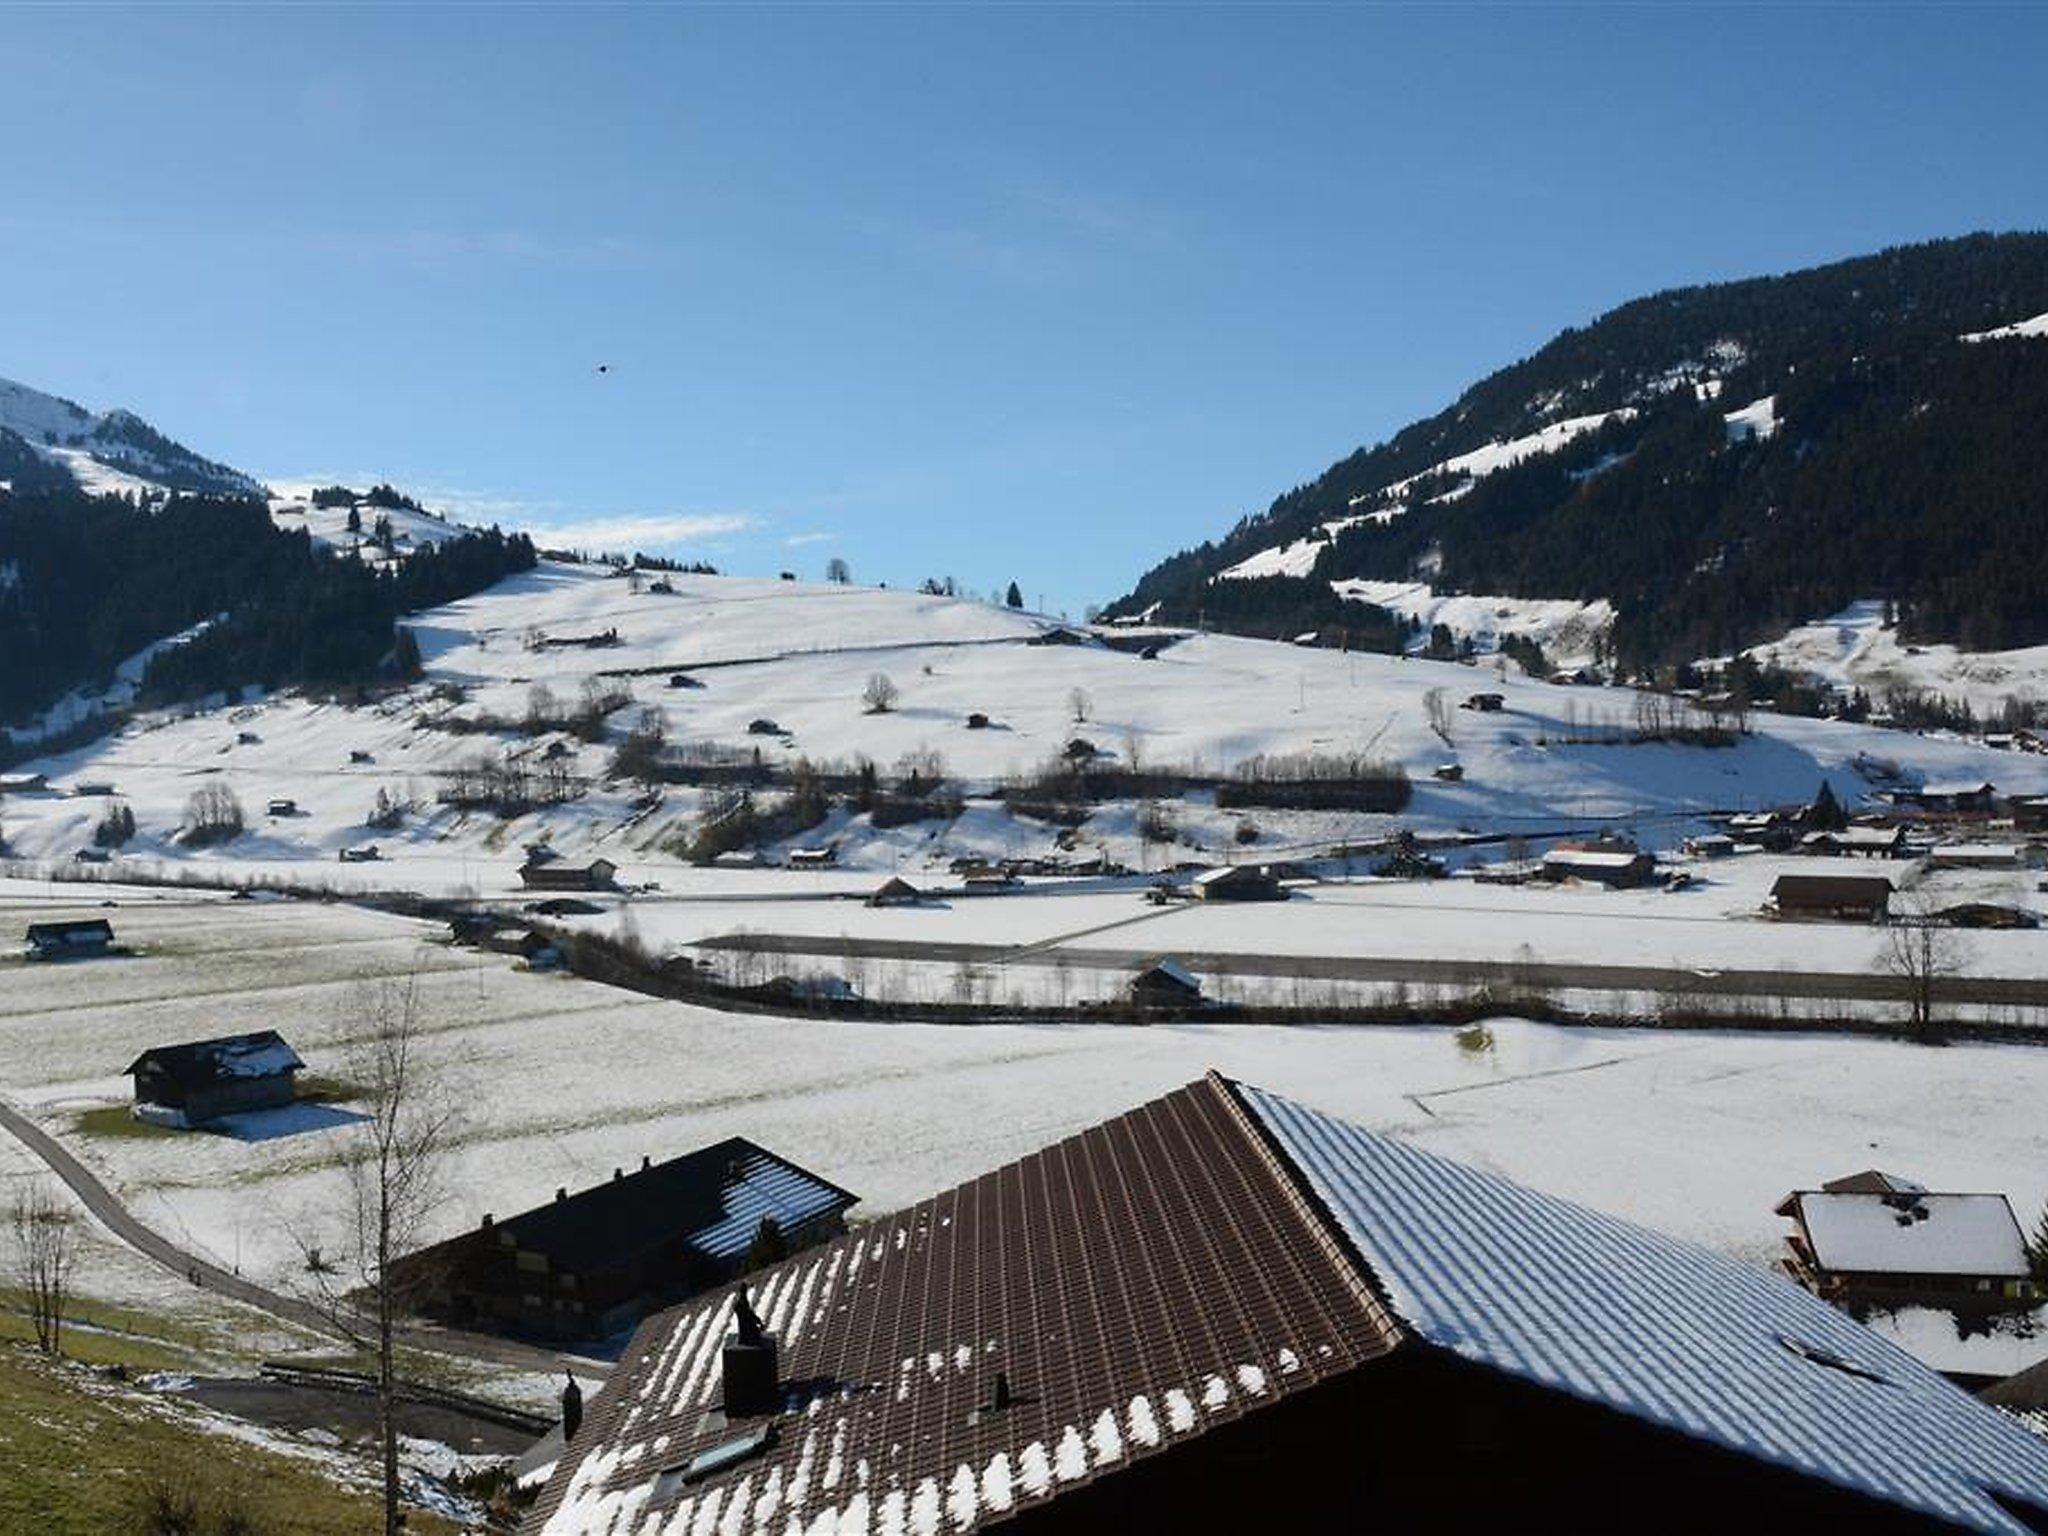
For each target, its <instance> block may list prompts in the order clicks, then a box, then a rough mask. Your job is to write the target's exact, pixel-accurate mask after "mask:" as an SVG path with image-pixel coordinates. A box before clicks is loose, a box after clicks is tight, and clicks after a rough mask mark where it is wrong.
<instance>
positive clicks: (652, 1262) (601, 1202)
mask: <svg viewBox="0 0 2048 1536" xmlns="http://www.w3.org/2000/svg"><path fill="white" fill-rule="evenodd" d="M855 1198H856V1197H855V1196H853V1195H851V1194H848V1193H847V1192H846V1191H845V1190H843V1189H840V1188H839V1187H838V1186H836V1185H833V1184H828V1183H827V1182H826V1181H825V1180H823V1179H821V1178H819V1177H817V1176H816V1175H815V1174H812V1173H809V1172H807V1171H805V1170H804V1169H802V1168H799V1167H798V1166H797V1165H796V1164H794V1163H791V1162H789V1161H787V1160H786V1159H784V1158H780V1157H777V1156H776V1155H775V1154H774V1153H773V1152H770V1151H768V1150H766V1149H765V1148H762V1147H759V1146H756V1145H755V1144H754V1143H753V1142H751V1141H748V1140H746V1139H744V1138H742V1137H737V1136H735V1137H731V1138H729V1139H727V1140H725V1141H721V1142H718V1143H716V1144H715V1145H712V1146H708V1147H702V1148H700V1149H698V1150H697V1151H695V1152H690V1153H686V1154H684V1155H683V1156H681V1157H677V1158H671V1159H670V1160H669V1161H667V1162H665V1163H649V1162H648V1161H647V1160H645V1159H642V1161H641V1164H640V1167H639V1169H638V1170H637V1171H636V1172H633V1173H627V1172H626V1171H625V1170H624V1169H619V1168H615V1169H613V1170H612V1176H611V1178H610V1179H609V1180H607V1181H606V1182H604V1183H602V1184H598V1185H595V1186H594V1187H592V1188H590V1189H585V1190H579V1191H577V1192H576V1193H574V1194H571V1193H570V1192H569V1191H568V1190H566V1189H558V1190H556V1191H555V1198H554V1199H553V1200H551V1201H549V1202H548V1203H547V1204H546V1205H541V1206H536V1207H535V1208H534V1209H532V1210H530V1211H524V1212H522V1213H520V1214H519V1215H517V1216H512V1217H508V1218H507V1219H506V1220H504V1221H497V1220H494V1219H493V1218H492V1217H490V1216H486V1217H484V1219H483V1222H482V1224H481V1225H480V1226H478V1227H476V1228H474V1229H472V1230H471V1231H469V1232H466V1233H464V1234H462V1235H461V1236H460V1237H454V1238H450V1239H448V1240H447V1241H446V1242H442V1243H437V1244H435V1245H434V1246H433V1247H431V1248H423V1249H421V1250H419V1251H418V1252H417V1253H412V1254H408V1255H407V1256H406V1257H404V1258H403V1259H401V1260H399V1261H398V1266H397V1268H398V1274H399V1279H400V1282H401V1284H402V1285H403V1286H404V1288H405V1290H406V1294H407V1296H408V1299H409V1301H410V1303H411V1305H412V1306H413V1307H414V1308H415V1309H416V1310H418V1311H421V1312H423V1313H425V1314H426V1315H428V1316H431V1317H437V1318H441V1319H443V1320H445V1321H449V1322H453V1323H456V1324H459V1325H461V1326H463V1327H487V1328H492V1329H497V1330H502V1331H504V1332H508V1333H518V1334H525V1335H529V1336H533V1337H539V1338H553V1339H576V1340H588V1339H601V1338H605V1337H607V1336H609V1335H611V1334H615V1333H617V1332H618V1331H619V1330H620V1329H622V1328H626V1327H629V1326H630V1325H632V1324H633V1323H635V1322H637V1321H639V1319H640V1318H642V1317H644V1316H645V1315H646V1314H647V1313H649V1312H651V1311H653V1310H655V1309H656V1308H658V1307H664V1306H669V1305H672V1304H673V1303H675V1302H677V1301H680V1300H683V1299H684V1298H686V1297H689V1296H694V1295H696V1294H697V1293H698V1292H700V1291H702V1290H704V1289H706V1288H707V1287H709V1286H714V1285H720V1284H723V1283H724V1282H725V1281H727V1280H730V1279H732V1278H733V1276H735V1275H736V1274H738V1273H739V1272H740V1271H741V1269H742V1268H743V1267H744V1264H745V1261H746V1258H747V1255H748V1252H749V1250H750V1249H752V1248H753V1247H754V1244H755V1240H756V1238H757V1237H759V1236H760V1235H761V1224H762V1222H763V1220H764V1219H765V1220H767V1221H770V1222H772V1223H773V1224H774V1228H775V1232H776V1234H777V1240H778V1242H779V1244H780V1247H781V1251H782V1252H783V1253H794V1252H798V1251H800V1250H802V1249H805V1248H809V1247H811V1246H812V1245H814V1244H816V1243H819V1242H822V1241H824V1240H825V1239H827V1238H829V1237H834V1236H836V1235H838V1234H839V1233H840V1232H843V1231H844V1230H845V1228H846V1223H845V1214H846V1211H847V1208H848V1207H849V1206H851V1205H853V1204H854V1202H855Z"/></svg>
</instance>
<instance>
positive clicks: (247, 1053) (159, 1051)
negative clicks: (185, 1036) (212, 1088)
mask: <svg viewBox="0 0 2048 1536" xmlns="http://www.w3.org/2000/svg"><path fill="white" fill-rule="evenodd" d="M305 1065H306V1064H305V1063H304V1062H303V1061H301V1060H299V1053H298V1052H297V1051H295V1050H293V1049H292V1048H291V1047H290V1046H289V1045H286V1044H285V1043H284V1040H283V1039H282V1038H281V1037H280V1036H279V1035H278V1033H277V1031H276V1030H274V1029H264V1030H258V1031H257V1032H256V1033H254V1034H248V1035H225V1036H222V1037H221V1038H220V1039H217V1040H194V1041H190V1042H188V1043H186V1044H183V1045H160V1046H156V1047H154V1048H152V1049H150V1050H147V1051H144V1052H143V1053H142V1054H141V1055H140V1056H138V1057H136V1058H135V1060H134V1061H132V1062H130V1063H129V1064H128V1067H127V1070H126V1071H125V1072H124V1073H123V1076H133V1075H134V1074H135V1073H136V1072H138V1071H141V1070H142V1069H143V1068H144V1067H145V1066H155V1067H157V1068H158V1069H160V1070H161V1071H163V1072H164V1073H165V1074H166V1075H167V1076H169V1077H170V1078H172V1079H173V1080H174V1081H177V1082H181V1083H184V1084H186V1085H187V1086H200V1085H203V1084H206V1083H217V1082H223V1081H225V1080H227V1079H229V1078H237V1077H274V1076H277V1075H278V1074H279V1073H284V1072H298V1071H301V1070H303V1069H304V1067H305Z"/></svg>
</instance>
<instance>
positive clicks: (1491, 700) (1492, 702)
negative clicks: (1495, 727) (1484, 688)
mask: <svg viewBox="0 0 2048 1536" xmlns="http://www.w3.org/2000/svg"><path fill="white" fill-rule="evenodd" d="M1507 704H1508V700H1507V695H1506V694H1504V693H1475V694H1472V695H1471V696H1470V697H1468V698H1467V699H1466V700H1465V702H1464V703H1462V704H1460V705H1459V706H1458V708H1460V709H1471V710H1477V711H1478V712H1479V713H1480V714H1482V715H1497V714H1499V713H1500V712H1501V711H1502V710H1503V709H1506V708H1507Z"/></svg>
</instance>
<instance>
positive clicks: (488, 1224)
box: [484, 1211, 491, 1232]
mask: <svg viewBox="0 0 2048 1536" xmlns="http://www.w3.org/2000/svg"><path fill="white" fill-rule="evenodd" d="M484 1230H485V1231H486V1232H488V1231H490V1230H491V1213H490V1212H489V1211H485V1212H484Z"/></svg>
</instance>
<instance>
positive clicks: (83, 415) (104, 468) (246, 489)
mask: <svg viewBox="0 0 2048 1536" xmlns="http://www.w3.org/2000/svg"><path fill="white" fill-rule="evenodd" d="M0 481H4V482H6V483H8V484H9V485H11V486H12V487H13V488H14V489H15V490H16V491H22V492H28V491H50V490H64V489H74V488H75V489H77V490H81V491H87V492H103V491H135V490H141V489H144V488H145V487H147V488H153V489H156V490H160V491H181V492H185V493H188V494H191V495H201V496H261V495H263V494H264V491H263V487H262V485H261V484H260V483H258V482H257V481H256V480H255V479H254V478H253V477H251V476H249V475H245V474H243V473H242V472H241V471H240V470H238V469H231V468H229V467H228V466H227V465H225V464H218V463H215V462H214V461H213V460H212V459H208V458H204V457H202V456H201V455H199V454H197V453H194V452H193V451H192V450H191V449H190V448H187V447H186V446H185V445H184V444H183V443H178V442H173V441H172V440H171V439H170V438H168V437H166V436H164V434H163V433H161V432H159V431H157V429H156V428H155V427H152V426H151V425H150V424H149V423H148V422H146V421H144V420H143V419H142V418H141V417H140V416H137V415H136V414H135V413H134V412H133V411H122V410H114V411H106V412H104V413H101V414H95V413H93V412H91V411H88V410H87V409H85V407H83V406H81V405H79V404H77V403H76V402H74V401H70V400H66V399H63V398H62V397H61V396H57V395H49V394H45V393H43V392H42V391H41V390H37V389H30V388H29V387H28V386H27V385H24V384H16V383H13V382H12V381H10V380H7V379H0Z"/></svg>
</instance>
